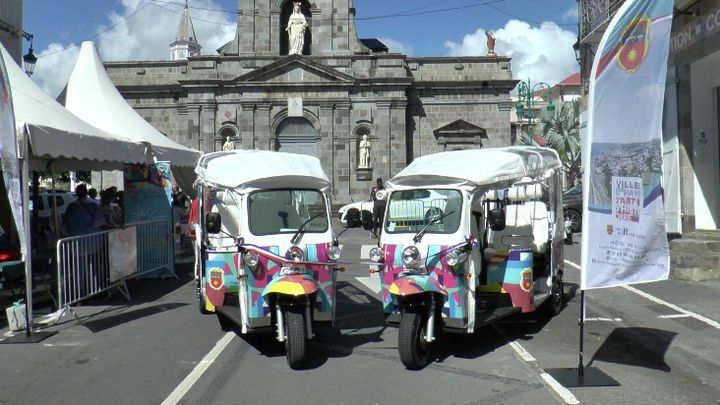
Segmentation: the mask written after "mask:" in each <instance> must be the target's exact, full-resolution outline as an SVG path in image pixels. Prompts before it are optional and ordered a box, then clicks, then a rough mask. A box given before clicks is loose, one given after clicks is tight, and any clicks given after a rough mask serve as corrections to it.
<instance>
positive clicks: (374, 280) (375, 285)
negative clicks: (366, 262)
mask: <svg viewBox="0 0 720 405" xmlns="http://www.w3.org/2000/svg"><path fill="white" fill-rule="evenodd" d="M355 279H356V280H357V281H359V282H361V283H363V285H365V287H367V288H369V289H370V291H372V292H374V293H375V294H377V293H379V292H380V290H381V289H382V287H381V286H380V277H379V276H378V275H377V273H373V274H372V275H371V276H370V277H355Z"/></svg>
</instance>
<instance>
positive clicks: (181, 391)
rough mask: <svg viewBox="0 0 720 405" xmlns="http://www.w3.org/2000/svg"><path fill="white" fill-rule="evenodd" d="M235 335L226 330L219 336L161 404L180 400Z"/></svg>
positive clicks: (165, 404)
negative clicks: (213, 345) (208, 350)
mask: <svg viewBox="0 0 720 405" xmlns="http://www.w3.org/2000/svg"><path fill="white" fill-rule="evenodd" d="M234 337H235V333H234V332H228V333H226V334H225V336H223V337H222V338H220V340H218V341H217V343H215V347H213V348H212V350H210V352H209V353H208V354H206V355H205V357H203V359H202V360H200V362H199V363H198V364H197V366H195V368H194V369H193V371H191V372H190V374H188V376H187V377H185V379H184V380H182V382H180V385H178V386H177V387H176V388H175V389H174V390H173V392H171V393H170V395H168V397H167V398H165V400H164V401H163V402H162V404H163V405H174V404H177V403H178V402H180V400H181V399H182V398H183V397H184V396H185V394H187V393H188V391H190V388H192V386H193V385H194V384H195V383H196V382H197V381H198V380H199V379H200V377H202V375H203V373H205V371H207V369H208V368H209V367H210V365H211V364H212V363H213V362H215V360H216V359H217V358H218V356H220V353H222V351H223V349H225V347H226V346H227V345H228V344H229V343H230V342H231V341H232V340H233V338H234Z"/></svg>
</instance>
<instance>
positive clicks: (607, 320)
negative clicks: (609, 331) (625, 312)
mask: <svg viewBox="0 0 720 405" xmlns="http://www.w3.org/2000/svg"><path fill="white" fill-rule="evenodd" d="M585 322H622V319H621V318H585Z"/></svg>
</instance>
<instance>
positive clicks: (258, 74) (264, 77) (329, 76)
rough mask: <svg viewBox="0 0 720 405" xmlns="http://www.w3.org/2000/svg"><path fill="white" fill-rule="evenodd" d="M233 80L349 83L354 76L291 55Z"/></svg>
mask: <svg viewBox="0 0 720 405" xmlns="http://www.w3.org/2000/svg"><path fill="white" fill-rule="evenodd" d="M233 81H234V82H235V83H268V84H272V83H299V82H302V83H307V84H311V83H336V84H343V83H348V84H351V83H353V82H354V81H355V78H353V77H352V76H349V75H346V74H345V73H342V72H339V71H337V70H335V69H332V68H329V67H327V66H324V65H322V64H320V63H317V62H314V61H311V60H308V59H306V58H303V57H302V56H300V55H291V56H288V57H286V58H282V59H280V60H278V61H275V62H273V63H271V64H269V65H266V66H263V67H261V68H259V69H257V70H254V71H252V72H250V73H246V74H244V75H242V76H239V77H237V78H236V79H235V80H233Z"/></svg>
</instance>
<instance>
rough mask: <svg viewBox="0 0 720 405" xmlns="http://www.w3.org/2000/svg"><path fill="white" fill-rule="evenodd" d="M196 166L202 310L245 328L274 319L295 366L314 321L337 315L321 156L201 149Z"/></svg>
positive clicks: (335, 250) (334, 249) (334, 251)
mask: <svg viewBox="0 0 720 405" xmlns="http://www.w3.org/2000/svg"><path fill="white" fill-rule="evenodd" d="M195 171H196V173H197V175H198V179H197V181H196V187H197V191H198V196H199V201H200V207H199V212H201V213H203V215H199V223H198V224H197V226H196V232H197V235H198V237H197V241H198V243H197V244H196V250H197V251H196V254H197V255H198V257H199V258H201V259H200V260H197V267H198V268H197V274H198V289H197V291H198V297H199V305H200V312H202V313H216V314H217V317H218V320H219V322H220V325H221V327H222V328H223V329H226V330H227V329H231V328H233V327H234V325H238V326H239V327H240V331H241V333H243V334H244V333H248V332H255V331H272V330H273V328H274V330H275V331H276V337H277V340H278V341H280V342H284V343H285V348H286V350H287V361H288V364H289V365H290V367H292V368H298V367H300V366H302V365H303V363H304V362H305V360H306V357H307V346H308V345H307V340H308V339H310V338H312V337H313V326H314V324H316V323H318V322H324V323H331V322H333V321H334V318H335V280H336V273H335V271H336V270H337V268H336V266H335V262H336V261H337V259H338V258H339V257H340V249H339V247H338V246H337V241H336V239H335V236H334V234H333V230H332V227H331V225H330V215H331V212H330V207H331V205H330V198H329V191H330V183H329V181H328V178H327V176H326V175H325V173H324V172H323V170H322V168H321V166H320V161H319V160H318V159H317V158H315V157H311V156H305V155H300V154H292V153H282V152H273V151H257V150H237V151H229V152H215V153H209V154H206V155H203V156H202V157H201V158H200V159H199V161H198V164H197V167H196V169H195Z"/></svg>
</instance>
